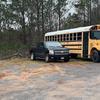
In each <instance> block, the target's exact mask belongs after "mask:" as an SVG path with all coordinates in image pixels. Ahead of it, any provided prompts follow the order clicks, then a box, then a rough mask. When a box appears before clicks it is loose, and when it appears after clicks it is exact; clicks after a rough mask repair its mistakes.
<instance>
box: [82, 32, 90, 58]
mask: <svg viewBox="0 0 100 100" xmlns="http://www.w3.org/2000/svg"><path fill="white" fill-rule="evenodd" d="M88 35H89V32H84V33H83V58H88V42H89V39H88Z"/></svg>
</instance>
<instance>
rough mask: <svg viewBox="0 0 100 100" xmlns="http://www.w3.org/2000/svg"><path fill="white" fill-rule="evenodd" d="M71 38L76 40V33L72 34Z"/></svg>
mask: <svg viewBox="0 0 100 100" xmlns="http://www.w3.org/2000/svg"><path fill="white" fill-rule="evenodd" d="M73 40H74V41H76V40H77V39H76V33H74V34H73Z"/></svg>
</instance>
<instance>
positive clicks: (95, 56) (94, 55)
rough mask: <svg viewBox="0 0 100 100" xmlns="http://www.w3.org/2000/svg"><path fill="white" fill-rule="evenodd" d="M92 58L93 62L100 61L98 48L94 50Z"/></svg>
mask: <svg viewBox="0 0 100 100" xmlns="http://www.w3.org/2000/svg"><path fill="white" fill-rule="evenodd" d="M91 59H92V61H93V62H96V63H97V62H100V55H99V52H98V51H97V50H93V53H92V57H91Z"/></svg>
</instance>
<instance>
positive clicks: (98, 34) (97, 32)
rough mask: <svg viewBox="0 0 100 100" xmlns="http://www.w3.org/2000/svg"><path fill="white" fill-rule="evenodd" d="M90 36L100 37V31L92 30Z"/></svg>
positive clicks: (93, 37)
mask: <svg viewBox="0 0 100 100" xmlns="http://www.w3.org/2000/svg"><path fill="white" fill-rule="evenodd" d="M90 37H91V39H100V31H92V32H91V35H90Z"/></svg>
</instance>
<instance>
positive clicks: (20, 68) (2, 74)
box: [0, 58, 100, 100]
mask: <svg viewBox="0 0 100 100" xmlns="http://www.w3.org/2000/svg"><path fill="white" fill-rule="evenodd" d="M0 100H100V63H93V62H91V61H82V60H78V59H77V60H70V61H69V62H63V61H60V62H50V63H45V62H44V61H31V60H30V59H19V58H12V59H9V60H1V61H0Z"/></svg>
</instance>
